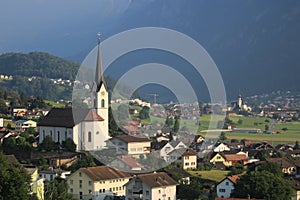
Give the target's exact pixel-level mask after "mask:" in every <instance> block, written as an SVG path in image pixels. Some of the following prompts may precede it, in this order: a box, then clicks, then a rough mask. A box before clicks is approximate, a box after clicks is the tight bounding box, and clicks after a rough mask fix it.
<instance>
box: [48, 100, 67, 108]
mask: <svg viewBox="0 0 300 200" xmlns="http://www.w3.org/2000/svg"><path fill="white" fill-rule="evenodd" d="M45 103H46V104H49V105H50V106H51V107H55V108H64V107H65V104H64V103H56V102H54V101H48V100H45Z"/></svg>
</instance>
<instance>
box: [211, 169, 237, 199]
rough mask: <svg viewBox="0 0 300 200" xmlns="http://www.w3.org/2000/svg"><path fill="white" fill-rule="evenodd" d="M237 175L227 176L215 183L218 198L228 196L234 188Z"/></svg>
mask: <svg viewBox="0 0 300 200" xmlns="http://www.w3.org/2000/svg"><path fill="white" fill-rule="evenodd" d="M238 179H239V176H238V175H234V176H227V177H226V178H224V179H223V180H222V181H220V182H219V183H218V184H217V187H216V188H217V196H218V197H220V198H229V197H230V196H231V193H232V192H233V190H234V187H235V184H236V181H237V180H238Z"/></svg>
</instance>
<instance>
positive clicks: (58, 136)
mask: <svg viewBox="0 0 300 200" xmlns="http://www.w3.org/2000/svg"><path fill="white" fill-rule="evenodd" d="M57 140H58V142H60V132H59V131H57Z"/></svg>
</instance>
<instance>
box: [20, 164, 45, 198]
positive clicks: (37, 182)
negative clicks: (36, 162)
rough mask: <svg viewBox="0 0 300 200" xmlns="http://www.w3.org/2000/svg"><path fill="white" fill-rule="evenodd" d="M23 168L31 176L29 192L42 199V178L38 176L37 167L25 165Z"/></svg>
mask: <svg viewBox="0 0 300 200" xmlns="http://www.w3.org/2000/svg"><path fill="white" fill-rule="evenodd" d="M25 169H26V171H27V173H28V174H29V175H30V177H31V182H30V188H29V193H30V194H31V195H36V197H37V199H38V200H44V180H43V179H41V178H39V177H38V169H37V168H36V167H25Z"/></svg>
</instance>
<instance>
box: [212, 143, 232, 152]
mask: <svg viewBox="0 0 300 200" xmlns="http://www.w3.org/2000/svg"><path fill="white" fill-rule="evenodd" d="M223 151H230V148H229V147H228V146H227V145H225V144H223V143H221V144H219V145H218V146H217V147H216V148H215V149H214V152H223Z"/></svg>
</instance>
